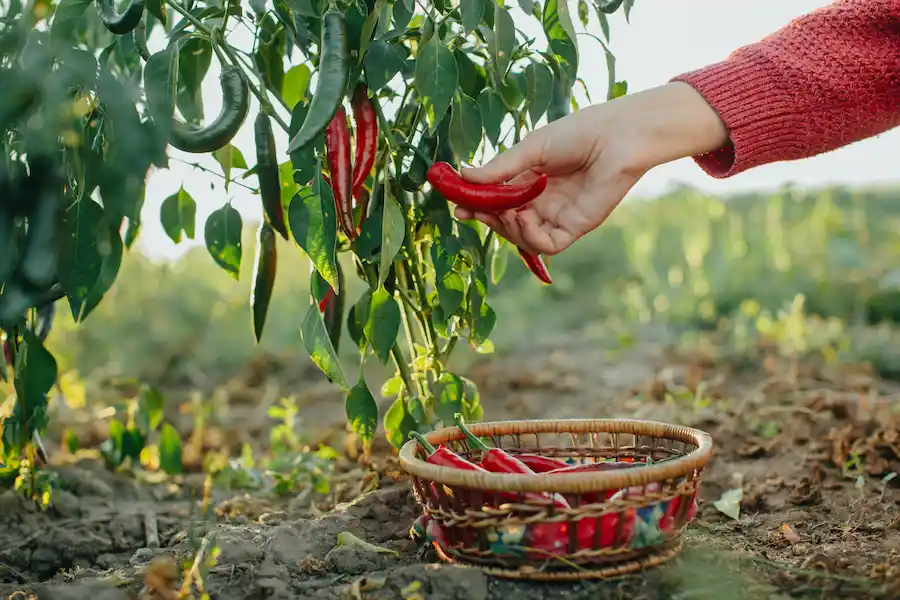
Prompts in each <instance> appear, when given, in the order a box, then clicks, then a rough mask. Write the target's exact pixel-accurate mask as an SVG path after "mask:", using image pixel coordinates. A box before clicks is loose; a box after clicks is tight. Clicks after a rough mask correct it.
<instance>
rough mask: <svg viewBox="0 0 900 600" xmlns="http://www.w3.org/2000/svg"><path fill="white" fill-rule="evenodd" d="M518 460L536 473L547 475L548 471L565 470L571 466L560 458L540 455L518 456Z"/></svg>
mask: <svg viewBox="0 0 900 600" xmlns="http://www.w3.org/2000/svg"><path fill="white" fill-rule="evenodd" d="M516 458H518V459H519V460H521V461H522V462H523V463H525V464H526V465H527V466H528V468H529V469H531V470H532V471H534V472H535V473H547V472H548V471H554V470H556V469H565V468H566V467H568V466H570V465H569V463H567V462H565V461H562V460H559V459H558V458H552V457H550V456H541V455H540V454H517V455H516Z"/></svg>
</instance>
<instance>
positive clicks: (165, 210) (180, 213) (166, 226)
mask: <svg viewBox="0 0 900 600" xmlns="http://www.w3.org/2000/svg"><path fill="white" fill-rule="evenodd" d="M196 219H197V203H196V202H194V199H193V198H192V197H191V195H190V194H188V193H187V191H186V190H185V189H184V187H181V188H180V189H179V190H178V191H177V192H175V193H174V194H172V195H171V196H169V197H168V198H166V199H165V200H163V203H162V206H161V207H160V209H159V220H160V223H161V224H162V227H163V230H164V231H165V232H166V235H167V236H169V239H170V240H172V241H173V242H175V243H176V244H180V243H181V234H182V233H184V236H185V237H186V238H187V239H189V240H192V239H194V223H195V221H196Z"/></svg>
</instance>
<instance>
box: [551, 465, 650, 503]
mask: <svg viewBox="0 0 900 600" xmlns="http://www.w3.org/2000/svg"><path fill="white" fill-rule="evenodd" d="M632 467H634V465H633V464H631V463H626V462H618V461H610V462H598V463H584V464H580V465H567V466H565V467H563V468H561V469H556V470H553V471H550V472H549V473H548V475H564V474H566V473H592V472H596V471H612V470H615V469H630V468H632ZM620 491H621V490H618V489H615V488H612V489H608V490H601V491H598V492H585V493H583V494H580V495H579V499H580V503H581V504H597V503H600V502H603V501H605V500H609V499H610V498H612V497H613V495H615V494H617V493H618V492H620ZM570 500H571V498H570Z"/></svg>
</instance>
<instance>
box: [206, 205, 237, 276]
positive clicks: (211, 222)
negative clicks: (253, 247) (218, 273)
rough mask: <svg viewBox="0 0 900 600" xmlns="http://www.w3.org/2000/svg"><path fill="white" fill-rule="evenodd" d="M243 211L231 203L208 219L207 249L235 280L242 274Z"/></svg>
mask: <svg viewBox="0 0 900 600" xmlns="http://www.w3.org/2000/svg"><path fill="white" fill-rule="evenodd" d="M242 227H243V221H242V220H241V213H239V212H238V211H237V209H236V208H234V207H233V206H231V204H230V203H229V204H226V205H225V206H223V207H222V208H220V209H218V210H215V211H213V212H212V213H211V214H210V215H209V218H207V219H206V228H205V230H204V238H205V240H206V249H207V250H209V254H210V256H212V257H213V260H214V261H216V264H217V265H219V266H220V267H222V269H224V270H225V272H226V273H228V274H229V275H231V276H232V277H234V279H235V280H238V279H240V276H241V256H242V249H241V229H242Z"/></svg>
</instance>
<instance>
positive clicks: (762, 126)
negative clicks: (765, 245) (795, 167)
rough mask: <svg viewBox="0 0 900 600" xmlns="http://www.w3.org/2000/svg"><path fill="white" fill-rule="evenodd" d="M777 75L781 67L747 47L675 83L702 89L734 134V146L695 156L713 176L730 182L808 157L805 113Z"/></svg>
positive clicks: (681, 77)
mask: <svg viewBox="0 0 900 600" xmlns="http://www.w3.org/2000/svg"><path fill="white" fill-rule="evenodd" d="M777 75H778V71H777V68H776V67H775V65H773V64H772V63H771V62H770V61H768V60H767V59H766V58H764V57H763V56H761V55H760V54H759V53H758V52H756V51H755V50H753V49H750V48H745V49H742V50H739V51H737V52H735V53H734V54H732V55H731V56H730V57H729V58H728V59H727V60H725V61H722V62H719V63H715V64H712V65H710V66H708V67H705V68H703V69H699V70H697V71H692V72H689V73H685V74H683V75H679V76H678V77H674V78H673V79H672V81H681V82H683V83H686V84H688V85H690V86H691V87H693V88H694V89H695V90H697V92H699V93H700V95H701V96H703V98H704V99H705V100H706V101H707V103H709V105H710V106H711V107H712V108H713V110H715V111H716V113H718V115H719V118H720V119H722V122H723V123H724V124H725V127H726V128H727V130H728V133H729V143H728V145H726V146H725V147H724V148H721V149H719V150H716V151H715V152H711V153H709V154H704V155H702V156H695V157H694V160H695V161H696V162H697V164H698V165H699V166H700V168H702V169H703V170H704V171H706V173H708V174H709V175H710V176H712V177H715V178H717V179H724V178H727V177H731V176H732V175H736V174H738V173H740V172H742V171H746V170H747V169H750V168H752V167H755V166H758V165H763V164H767V163H772V162H777V161H780V160H787V159H790V158H792V157H795V156H798V155H802V153H803V148H804V146H805V144H804V142H803V131H802V127H803V124H802V122H801V119H800V118H798V113H799V112H800V111H798V107H797V106H795V105H793V104H792V102H791V98H790V97H789V96H788V95H787V94H785V93H784V91H783V90H781V89H779V86H778V83H777Z"/></svg>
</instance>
